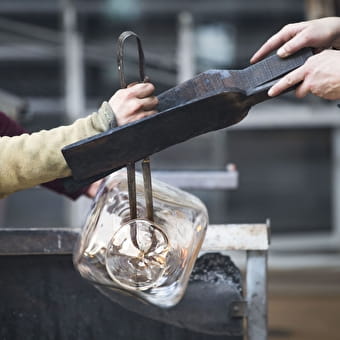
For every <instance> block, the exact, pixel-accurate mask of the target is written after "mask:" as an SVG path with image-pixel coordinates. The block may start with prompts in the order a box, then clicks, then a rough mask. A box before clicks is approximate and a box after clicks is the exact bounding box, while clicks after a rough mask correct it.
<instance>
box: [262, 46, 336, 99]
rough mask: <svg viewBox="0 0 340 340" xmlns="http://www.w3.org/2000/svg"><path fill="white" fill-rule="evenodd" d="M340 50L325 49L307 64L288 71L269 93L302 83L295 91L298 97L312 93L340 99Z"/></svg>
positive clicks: (276, 92) (274, 93) (273, 94)
mask: <svg viewBox="0 0 340 340" xmlns="http://www.w3.org/2000/svg"><path fill="white" fill-rule="evenodd" d="M339 61H340V51H334V50H325V51H323V52H321V53H318V54H315V55H313V56H311V57H309V58H308V59H307V61H306V62H305V64H303V65H302V66H300V67H299V68H297V69H295V70H294V71H292V72H290V73H288V74H287V75H286V76H284V77H283V78H282V79H280V80H279V81H278V82H277V83H276V84H275V85H274V86H272V87H271V88H270V89H269V91H268V95H269V96H271V97H273V96H277V95H278V94H280V93H281V92H283V91H285V90H287V89H288V88H290V87H292V86H294V85H296V84H299V83H301V85H299V86H298V87H297V89H296V91H295V95H296V97H298V98H302V97H304V96H306V95H307V94H308V93H312V94H314V95H316V96H318V97H321V98H324V99H329V100H335V99H340V63H339Z"/></svg>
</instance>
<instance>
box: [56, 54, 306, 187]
mask: <svg viewBox="0 0 340 340" xmlns="http://www.w3.org/2000/svg"><path fill="white" fill-rule="evenodd" d="M311 54H312V52H311V50H310V49H304V50H301V51H300V52H298V53H297V54H295V55H293V56H291V57H289V58H286V59H281V58H279V57H278V56H276V55H272V56H270V57H268V58H266V59H264V60H263V61H261V62H259V63H257V64H254V65H251V66H249V67H247V68H245V69H243V70H210V71H207V72H204V73H201V74H199V75H198V76H196V77H194V78H193V79H190V80H188V81H186V82H184V83H182V84H180V85H178V86H176V87H174V88H172V89H170V90H168V91H165V92H164V93H162V94H160V95H159V96H158V99H159V105H158V111H159V112H158V113H157V114H155V115H153V116H150V117H147V118H144V119H141V120H139V121H136V122H133V123H130V124H127V125H124V126H121V127H117V128H115V129H112V130H110V131H107V132H104V133H101V134H98V135H96V136H93V137H90V138H87V139H84V140H81V141H79V142H76V143H73V144H71V145H68V146H66V147H65V148H63V150H62V152H63V155H64V157H65V159H66V161H67V163H68V165H69V167H70V168H71V169H72V175H73V177H74V178H75V179H76V180H89V179H90V180H93V179H97V178H99V177H103V176H104V175H106V174H108V173H110V172H112V171H114V170H117V169H119V168H122V167H124V166H125V165H126V164H127V163H129V162H136V161H139V160H141V159H143V158H145V157H147V156H150V155H152V154H154V153H156V152H159V151H161V150H163V149H165V148H167V147H169V146H172V145H174V144H178V143H181V142H184V141H186V140H188V139H190V138H193V137H196V136H199V135H201V134H204V133H207V132H210V131H214V130H218V129H223V128H226V127H228V126H231V125H234V124H237V123H238V122H239V121H241V120H242V119H243V118H244V117H245V116H246V115H247V113H248V111H249V109H250V108H251V107H252V106H253V105H255V104H257V103H260V102H262V101H264V100H266V99H269V97H268V96H267V90H268V89H269V88H270V86H271V85H272V84H273V83H275V82H276V81H277V80H278V79H279V78H280V77H282V76H283V75H285V74H286V73H288V72H290V71H292V70H294V69H295V68H297V67H299V66H301V65H302V64H303V63H304V62H305V61H306V60H307V58H308V57H309V56H311Z"/></svg>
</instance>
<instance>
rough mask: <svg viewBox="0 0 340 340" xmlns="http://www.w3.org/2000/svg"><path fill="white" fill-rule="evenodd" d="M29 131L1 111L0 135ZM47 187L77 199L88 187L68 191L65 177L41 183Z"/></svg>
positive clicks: (15, 134) (12, 134) (10, 135)
mask: <svg viewBox="0 0 340 340" xmlns="http://www.w3.org/2000/svg"><path fill="white" fill-rule="evenodd" d="M25 132H27V131H26V130H25V129H24V128H23V127H22V126H20V125H19V124H18V123H17V122H16V121H14V120H13V119H11V118H10V117H8V116H7V115H5V114H4V113H2V112H0V137H3V136H9V137H13V136H18V135H21V134H23V133H25ZM41 185H42V186H44V187H45V188H48V189H50V190H53V191H55V192H57V193H58V194H62V195H65V196H67V197H69V198H71V199H73V200H75V199H77V198H78V197H79V196H80V195H82V194H84V192H85V191H86V189H87V187H85V188H83V189H81V190H78V191H76V192H68V191H67V190H66V188H65V187H64V180H63V179H56V180H54V181H51V182H48V183H43V184H41Z"/></svg>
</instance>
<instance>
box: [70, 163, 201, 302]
mask: <svg viewBox="0 0 340 340" xmlns="http://www.w3.org/2000/svg"><path fill="white" fill-rule="evenodd" d="M152 189H153V190H152V191H153V209H154V221H149V220H147V219H146V218H145V217H144V216H146V214H147V212H146V203H145V199H144V186H143V178H142V176H141V174H139V173H136V192H137V218H136V219H133V220H130V210H129V208H130V207H129V198H128V184H127V176H126V170H125V169H122V170H120V171H117V172H115V173H113V174H111V175H110V176H108V177H106V178H105V180H104V181H103V183H102V185H101V188H100V190H99V191H98V194H97V196H96V198H95V200H94V202H93V204H92V207H91V210H90V212H89V215H88V217H87V220H86V223H85V226H84V228H83V231H82V233H81V235H80V237H79V240H78V242H77V245H76V247H75V250H74V254H73V261H74V264H75V267H76V268H77V270H78V271H79V272H80V274H81V275H82V276H83V277H84V278H85V279H87V280H89V281H91V282H92V283H93V284H94V285H96V286H97V288H99V289H100V290H102V291H105V295H109V292H110V289H112V292H115V294H116V292H117V289H118V290H121V291H124V292H128V293H130V294H132V295H134V296H136V297H139V298H142V299H144V300H145V301H147V302H149V303H152V304H154V305H157V306H159V307H171V306H174V305H175V304H176V303H178V302H179V301H180V299H181V298H182V296H183V294H184V292H185V289H186V286H187V284H188V280H189V276H190V273H191V271H192V268H193V266H194V263H195V260H196V258H197V255H198V253H199V250H200V248H201V245H202V242H203V239H204V235H205V232H206V228H207V225H208V214H207V210H206V207H205V206H204V204H203V203H202V202H201V201H200V200H199V199H198V198H197V197H195V196H194V195H191V194H189V193H187V192H185V191H182V190H180V189H178V188H175V187H173V186H170V185H168V184H165V183H163V182H160V181H157V180H153V181H152Z"/></svg>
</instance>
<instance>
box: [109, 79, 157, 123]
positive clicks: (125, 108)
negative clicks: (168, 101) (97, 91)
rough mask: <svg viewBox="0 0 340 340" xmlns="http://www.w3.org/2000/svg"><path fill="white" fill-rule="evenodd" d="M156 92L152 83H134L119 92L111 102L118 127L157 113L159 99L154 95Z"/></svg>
mask: <svg viewBox="0 0 340 340" xmlns="http://www.w3.org/2000/svg"><path fill="white" fill-rule="evenodd" d="M154 90H155V87H154V85H153V84H151V83H134V84H130V85H129V86H128V87H127V88H126V89H121V90H118V91H117V92H116V93H115V94H114V95H113V96H112V97H111V99H110V100H109V104H110V105H111V107H112V110H113V112H114V113H115V115H116V121H117V124H118V126H120V125H124V124H126V123H130V122H132V121H135V120H138V119H141V118H144V117H147V116H150V115H152V114H154V113H156V110H155V107H156V105H157V104H158V99H157V97H155V96H153V95H152V94H153V92H154Z"/></svg>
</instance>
